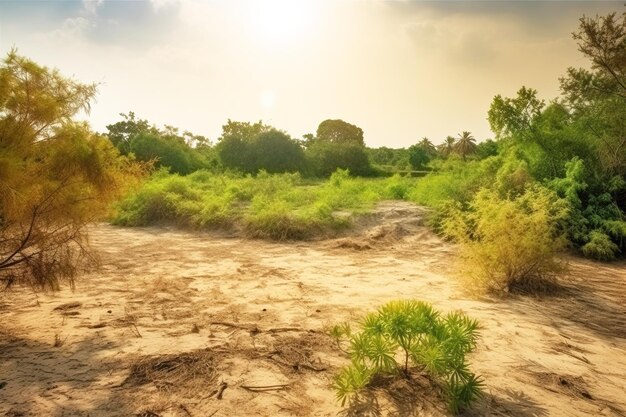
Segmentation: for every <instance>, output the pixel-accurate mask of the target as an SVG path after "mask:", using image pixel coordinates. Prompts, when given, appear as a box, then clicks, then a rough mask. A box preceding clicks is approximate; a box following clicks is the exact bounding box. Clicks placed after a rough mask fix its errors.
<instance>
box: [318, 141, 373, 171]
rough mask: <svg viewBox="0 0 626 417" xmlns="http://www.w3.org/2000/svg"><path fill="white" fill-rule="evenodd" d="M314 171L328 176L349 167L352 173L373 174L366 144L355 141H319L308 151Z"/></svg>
mask: <svg viewBox="0 0 626 417" xmlns="http://www.w3.org/2000/svg"><path fill="white" fill-rule="evenodd" d="M306 156H307V159H308V160H309V165H310V167H311V169H312V173H313V174H314V175H316V176H320V177H328V176H330V175H331V174H332V173H333V172H335V171H336V170H337V169H347V170H348V171H350V174H351V175H357V176H368V175H372V174H373V170H372V167H371V166H370V163H369V159H368V157H367V152H366V151H365V147H364V146H360V145H357V144H353V143H329V142H323V141H317V142H316V143H315V144H313V145H312V146H310V147H309V149H307V151H306Z"/></svg>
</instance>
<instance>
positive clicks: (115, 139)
mask: <svg viewBox="0 0 626 417" xmlns="http://www.w3.org/2000/svg"><path fill="white" fill-rule="evenodd" d="M120 116H122V118H123V119H124V120H121V121H119V122H116V123H112V124H110V125H107V130H108V134H107V136H108V137H109V140H110V141H111V142H112V143H113V145H115V147H116V148H117V149H119V151H120V153H121V154H122V155H128V154H129V153H130V152H131V149H130V143H131V141H132V139H133V138H134V137H135V136H137V135H139V134H141V133H149V134H158V132H159V131H158V129H157V128H156V127H154V126H153V125H151V124H150V123H148V121H147V120H144V119H136V118H135V113H134V112H132V111H131V112H128V114H124V113H120Z"/></svg>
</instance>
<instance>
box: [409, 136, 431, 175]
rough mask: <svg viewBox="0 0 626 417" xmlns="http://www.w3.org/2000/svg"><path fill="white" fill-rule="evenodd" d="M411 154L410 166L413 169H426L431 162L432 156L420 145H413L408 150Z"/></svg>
mask: <svg viewBox="0 0 626 417" xmlns="http://www.w3.org/2000/svg"><path fill="white" fill-rule="evenodd" d="M408 152H409V164H411V168H413V169H415V170H423V169H426V165H428V163H429V162H430V159H431V158H430V155H429V154H428V151H427V150H426V149H424V147H423V146H421V145H420V144H419V143H418V144H417V145H411V146H410V147H409V149H408Z"/></svg>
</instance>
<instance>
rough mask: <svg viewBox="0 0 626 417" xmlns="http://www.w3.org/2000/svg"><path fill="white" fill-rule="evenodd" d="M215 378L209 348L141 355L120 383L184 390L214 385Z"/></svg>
mask: <svg viewBox="0 0 626 417" xmlns="http://www.w3.org/2000/svg"><path fill="white" fill-rule="evenodd" d="M216 380H217V373H216V369H215V358H214V355H213V353H212V352H211V351H209V350H208V349H203V350H198V351H194V352H186V353H178V354H167V355H157V356H144V357H141V358H139V360H137V361H136V362H135V363H133V364H132V365H131V368H130V374H129V375H128V377H127V378H126V379H125V380H124V382H123V383H122V385H135V386H138V385H145V384H149V383H152V384H154V385H155V386H156V387H157V388H158V389H162V390H185V389H186V388H189V387H197V386H198V385H199V384H200V385H202V386H205V387H208V386H211V385H214V384H215V382H216Z"/></svg>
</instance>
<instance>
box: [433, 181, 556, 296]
mask: <svg viewBox="0 0 626 417" xmlns="http://www.w3.org/2000/svg"><path fill="white" fill-rule="evenodd" d="M566 216H567V204H566V203H565V202H564V201H563V200H561V199H559V198H558V197H557V196H556V194H555V193H554V192H552V191H550V190H548V189H547V188H545V187H542V186H539V185H536V184H529V185H527V187H526V188H525V190H524V191H523V192H521V193H520V194H518V195H512V194H510V193H507V194H506V195H502V194H501V193H499V192H498V191H497V190H493V189H487V188H484V189H481V190H480V191H479V192H478V193H477V194H476V196H475V197H474V198H473V199H472V201H470V202H469V204H468V206H467V209H463V207H462V206H460V205H457V207H456V210H451V211H450V213H449V216H448V218H447V219H446V220H445V221H444V225H443V228H444V231H445V234H446V235H447V236H449V237H451V238H454V239H455V240H457V241H458V242H459V243H460V245H461V257H462V259H463V264H464V265H465V269H467V271H466V272H467V275H468V278H469V279H470V282H471V287H475V288H477V289H479V290H490V291H496V292H500V291H507V292H508V291H512V290H516V291H539V290H542V289H543V288H544V287H545V285H546V284H549V283H550V282H551V281H552V280H553V279H554V278H555V277H556V276H557V275H558V274H559V273H560V272H562V270H563V265H562V263H561V262H560V261H559V260H558V259H557V258H556V255H557V254H558V253H559V251H560V250H562V249H563V248H564V247H565V245H566V240H565V239H564V236H563V231H562V230H561V228H560V227H559V226H560V224H561V223H562V221H563V219H564V218H565V217H566Z"/></svg>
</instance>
